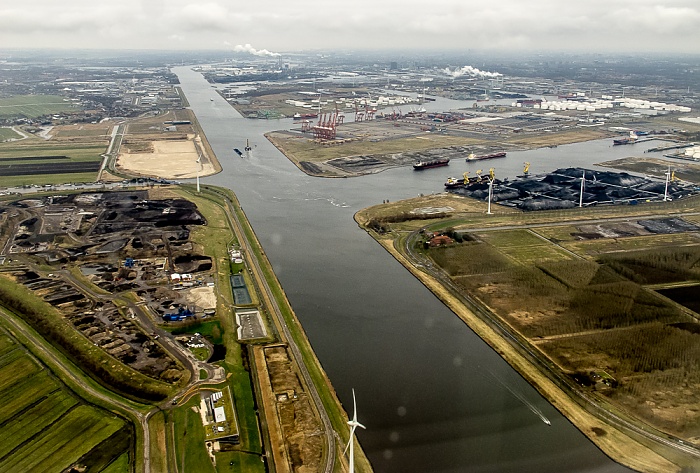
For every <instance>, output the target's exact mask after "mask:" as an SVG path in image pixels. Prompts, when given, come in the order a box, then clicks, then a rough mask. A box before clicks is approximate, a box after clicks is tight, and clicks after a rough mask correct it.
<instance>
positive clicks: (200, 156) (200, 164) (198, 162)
mask: <svg viewBox="0 0 700 473" xmlns="http://www.w3.org/2000/svg"><path fill="white" fill-rule="evenodd" d="M195 163H197V164H198V166H197V194H199V170H200V168H201V167H202V155H201V154H199V153H197V161H195Z"/></svg>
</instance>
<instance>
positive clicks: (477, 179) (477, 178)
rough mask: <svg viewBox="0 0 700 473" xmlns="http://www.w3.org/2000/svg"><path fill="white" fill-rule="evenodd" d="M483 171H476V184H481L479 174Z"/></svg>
mask: <svg viewBox="0 0 700 473" xmlns="http://www.w3.org/2000/svg"><path fill="white" fill-rule="evenodd" d="M482 172H483V171H482V170H481V169H479V170H477V171H476V182H481V173H482Z"/></svg>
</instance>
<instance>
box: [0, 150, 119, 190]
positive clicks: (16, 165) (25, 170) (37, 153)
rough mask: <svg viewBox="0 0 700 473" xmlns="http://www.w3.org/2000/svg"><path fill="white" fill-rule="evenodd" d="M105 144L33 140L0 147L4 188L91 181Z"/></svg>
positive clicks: (97, 167) (93, 178)
mask: <svg viewBox="0 0 700 473" xmlns="http://www.w3.org/2000/svg"><path fill="white" fill-rule="evenodd" d="M106 143H107V141H106V140H102V139H100V140H92V141H88V142H84V143H67V142H60V141H59V142H56V141H53V140H47V141H43V140H41V141H40V140H36V139H32V140H31V141H27V140H22V141H16V142H10V143H3V144H0V176H2V183H3V186H19V185H29V184H61V183H66V182H90V181H94V180H95V178H96V177H97V171H98V170H99V168H100V164H101V162H102V153H104V152H105V150H106V147H107V145H106Z"/></svg>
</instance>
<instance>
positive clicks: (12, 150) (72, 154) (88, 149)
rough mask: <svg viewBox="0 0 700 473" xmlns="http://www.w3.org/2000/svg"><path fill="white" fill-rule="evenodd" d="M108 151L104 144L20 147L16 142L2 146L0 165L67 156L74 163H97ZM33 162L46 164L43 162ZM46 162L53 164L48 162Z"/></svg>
mask: <svg viewBox="0 0 700 473" xmlns="http://www.w3.org/2000/svg"><path fill="white" fill-rule="evenodd" d="M106 150H107V145H106V144H104V143H99V144H97V143H96V144H90V145H87V144H86V145H82V146H76V145H75V144H57V142H52V141H50V140H49V141H46V142H44V143H36V142H35V143H33V144H32V145H31V146H20V145H18V144H17V142H16V141H13V142H11V143H1V144H0V164H22V163H28V162H29V161H26V160H25V161H23V160H21V159H13V158H21V157H24V156H67V157H68V158H70V159H71V160H72V161H96V160H101V159H102V156H101V155H102V154H103V153H104V152H105V151H106ZM32 162H44V161H42V160H37V161H32ZM46 162H52V161H51V160H48V159H47V160H46Z"/></svg>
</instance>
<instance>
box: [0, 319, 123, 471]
mask: <svg viewBox="0 0 700 473" xmlns="http://www.w3.org/2000/svg"><path fill="white" fill-rule="evenodd" d="M0 405H2V406H3V409H2V411H0V431H1V432H2V435H1V436H0V472H14V471H32V472H42V471H46V472H49V471H63V470H65V469H67V468H68V467H70V466H71V465H72V464H74V463H75V462H76V461H78V460H79V459H81V457H83V456H84V455H86V454H87V453H90V452H91V451H92V452H95V448H96V447H98V446H99V450H100V452H99V453H100V455H101V457H102V458H104V457H107V458H108V459H112V458H118V457H120V456H122V455H123V453H124V449H125V443H124V442H121V443H119V444H118V446H116V447H112V446H111V445H110V443H109V442H103V441H104V440H106V439H108V438H110V437H111V436H112V435H114V434H115V433H117V432H120V431H122V430H123V429H125V428H127V425H126V423H125V421H124V420H123V419H121V418H119V417H117V416H115V415H113V414H111V413H109V412H107V411H104V410H102V409H100V408H98V407H95V406H93V405H90V404H87V403H85V402H84V401H83V400H82V399H80V398H79V397H78V396H76V395H75V394H74V393H73V392H72V391H71V390H70V389H68V388H67V387H66V386H65V385H63V384H62V383H61V382H60V381H59V380H58V379H57V378H55V377H54V375H53V374H51V373H50V372H49V370H48V369H47V368H46V367H45V366H43V365H41V364H40V363H39V362H38V361H37V360H36V359H35V358H33V357H32V356H31V355H30V354H29V353H28V352H27V351H26V350H25V348H24V347H23V346H22V345H21V344H20V343H19V342H17V340H15V339H14V338H13V337H12V336H10V334H9V333H7V332H4V331H2V330H0ZM127 432H128V430H127ZM88 466H89V465H88Z"/></svg>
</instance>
